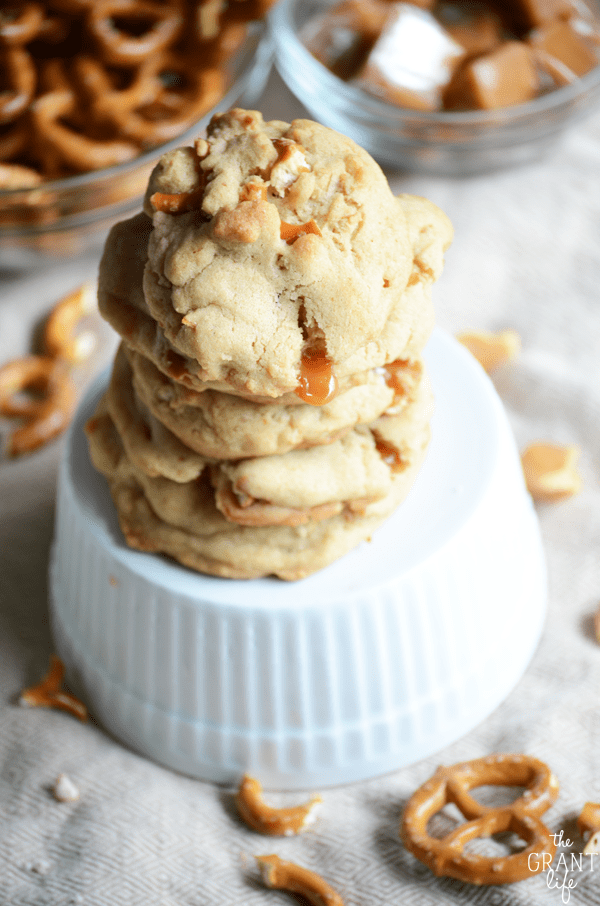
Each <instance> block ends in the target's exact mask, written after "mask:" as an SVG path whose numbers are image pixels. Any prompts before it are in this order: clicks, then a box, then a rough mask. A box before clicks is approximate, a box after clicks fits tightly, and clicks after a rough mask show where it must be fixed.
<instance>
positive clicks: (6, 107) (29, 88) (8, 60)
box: [0, 47, 36, 123]
mask: <svg viewBox="0 0 600 906" xmlns="http://www.w3.org/2000/svg"><path fill="white" fill-rule="evenodd" d="M0 69H2V70H3V71H4V72H5V73H6V76H7V81H8V85H9V87H8V89H7V90H5V91H0V123H12V122H14V120H16V119H17V117H19V116H20V115H21V114H22V113H23V112H24V111H25V110H26V109H27V107H28V105H29V103H30V102H31V99H32V98H33V94H34V91H35V83H36V74H35V66H34V65H33V60H32V59H31V55H30V54H29V53H28V52H27V51H26V50H23V48H22V47H6V48H4V50H3V51H2V54H1V55H0Z"/></svg>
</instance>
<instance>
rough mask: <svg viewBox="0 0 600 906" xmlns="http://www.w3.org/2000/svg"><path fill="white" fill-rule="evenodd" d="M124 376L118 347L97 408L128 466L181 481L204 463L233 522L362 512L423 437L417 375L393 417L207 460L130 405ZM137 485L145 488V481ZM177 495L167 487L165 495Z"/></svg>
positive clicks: (298, 520)
mask: <svg viewBox="0 0 600 906" xmlns="http://www.w3.org/2000/svg"><path fill="white" fill-rule="evenodd" d="M130 376H131V372H130V371H129V368H128V363H127V361H126V358H125V356H124V354H123V351H122V350H121V351H120V352H119V354H118V355H117V358H116V361H115V365H114V367H113V375H112V379H111V383H110V386H109V388H108V391H107V393H106V397H105V405H106V409H107V411H108V413H109V415H110V417H111V419H112V422H113V424H114V426H115V429H116V430H117V433H118V434H119V438H120V441H121V443H122V445H123V447H124V450H125V454H126V456H127V458H128V459H129V461H130V462H131V464H132V466H133V467H134V468H135V469H137V470H139V471H140V472H142V473H144V475H145V476H147V477H148V478H155V477H164V478H166V479H169V481H171V482H174V483H178V484H185V483H186V482H187V483H188V485H189V484H190V483H192V484H193V482H194V481H195V480H196V479H197V478H198V476H199V475H201V473H202V471H203V470H204V468H205V467H207V466H209V467H210V475H211V481H212V484H213V486H214V488H215V502H216V505H217V508H218V509H219V510H220V511H221V512H222V513H223V515H224V516H225V517H226V518H227V519H228V520H229V521H231V522H237V523H239V524H240V525H248V526H254V525H301V524H304V523H306V522H310V521H317V520H320V519H326V518H329V517H330V516H332V515H335V514H336V513H340V512H344V511H348V512H362V511H364V509H365V508H366V506H367V505H369V504H371V503H373V502H374V501H377V500H380V499H382V498H383V497H385V496H386V495H387V494H388V493H389V491H390V489H391V483H392V478H393V476H394V474H395V473H396V472H399V471H402V470H403V469H405V468H406V467H407V466H408V465H409V464H410V463H411V461H412V460H413V458H414V454H415V451H420V450H421V448H422V447H423V445H424V443H425V439H426V437H428V430H429V429H428V424H429V420H430V416H431V411H432V398H431V392H430V390H429V386H428V382H427V380H424V381H423V382H422V384H421V385H420V387H419V391H418V393H417V394H416V397H415V400H414V401H413V402H412V403H409V404H408V405H407V406H406V407H405V408H404V409H403V410H402V411H401V413H400V414H396V415H385V416H382V417H380V418H379V419H376V420H375V421H374V422H372V424H371V425H359V426H357V427H356V428H354V429H352V430H351V431H349V432H348V433H346V434H345V435H344V436H343V437H341V438H340V439H338V440H336V441H332V442H331V443H329V444H323V445H318V446H315V447H310V448H308V449H302V450H292V451H290V452H288V453H285V454H279V455H272V456H259V457H253V458H250V459H239V460H236V461H228V460H214V459H213V460H207V459H204V458H203V457H201V456H199V455H198V454H197V453H194V452H193V451H191V450H190V449H189V448H187V447H186V446H185V445H183V444H182V443H181V441H180V440H179V439H178V438H176V437H175V436H174V435H173V434H171V432H170V431H169V430H168V429H167V428H165V427H164V426H163V425H162V424H161V423H160V422H158V421H157V420H156V419H155V418H154V417H153V416H152V415H151V414H150V413H149V412H148V411H147V410H144V407H143V405H142V406H140V405H139V404H138V403H137V401H136V396H135V393H134V391H133V389H132V387H131V380H130ZM142 484H144V487H145V488H146V490H147V491H148V493H151V491H150V485H149V484H148V483H146V482H145V481H144V480H142ZM181 493H182V492H181V490H180V489H179V490H177V489H175V488H173V489H171V491H170V492H169V496H170V497H172V498H173V499H174V497H173V495H175V494H178V495H179V496H180V497H181ZM190 494H191V495H192V496H193V494H194V491H193V488H188V496H189V495H190ZM165 518H166V519H167V521H170V520H169V517H168V516H165ZM186 527H188V528H190V529H192V528H193V527H194V526H192V525H188V524H187V523H186ZM196 528H197V526H196Z"/></svg>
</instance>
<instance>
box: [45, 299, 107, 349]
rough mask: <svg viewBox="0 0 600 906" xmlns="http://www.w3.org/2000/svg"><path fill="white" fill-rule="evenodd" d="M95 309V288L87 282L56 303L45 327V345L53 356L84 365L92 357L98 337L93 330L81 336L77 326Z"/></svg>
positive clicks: (84, 332)
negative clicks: (84, 361)
mask: <svg viewBox="0 0 600 906" xmlns="http://www.w3.org/2000/svg"><path fill="white" fill-rule="evenodd" d="M95 307H96V294H95V289H94V287H93V285H92V284H90V283H84V284H83V286H80V287H78V288H77V289H75V290H73V292H71V293H68V294H67V295H66V296H63V298H62V299H60V300H59V301H58V302H57V303H56V305H55V306H54V308H53V309H52V311H51V312H50V314H49V315H48V319H47V321H46V326H45V328H44V346H45V347H46V349H47V351H48V355H49V356H51V357H53V358H59V359H64V360H65V361H67V362H70V363H76V362H82V361H83V360H84V359H86V358H87V357H88V356H89V354H90V352H91V351H92V348H93V346H94V343H95V340H94V335H93V333H91V332H90V331H82V332H80V333H77V327H78V325H79V323H80V321H81V320H82V318H84V317H85V316H86V315H89V314H91V313H92V312H93V311H94V309H95Z"/></svg>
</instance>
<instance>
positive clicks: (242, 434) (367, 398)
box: [127, 350, 421, 459]
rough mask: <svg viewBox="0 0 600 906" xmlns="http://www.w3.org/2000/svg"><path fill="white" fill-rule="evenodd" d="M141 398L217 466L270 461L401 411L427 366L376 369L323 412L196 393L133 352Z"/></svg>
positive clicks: (296, 404) (213, 392) (294, 404)
mask: <svg viewBox="0 0 600 906" xmlns="http://www.w3.org/2000/svg"><path fill="white" fill-rule="evenodd" d="M127 357H128V359H129V362H130V364H131V366H132V369H133V386H134V388H135V393H136V397H137V399H138V400H139V401H142V402H143V403H144V404H145V406H147V408H148V409H149V411H150V412H151V413H152V414H153V415H154V416H155V418H156V419H158V420H159V421H160V422H161V423H162V424H163V425H165V426H166V427H167V428H169V430H170V431H172V432H173V434H175V435H176V436H177V437H178V438H179V439H180V440H181V441H182V442H183V443H184V444H185V445H186V446H187V447H189V448H190V449H191V450H195V451H196V452H197V453H200V454H201V455H203V456H206V457H209V458H214V459H241V458H245V457H249V456H270V455H273V454H281V453H286V452H288V451H289V450H294V449H298V448H305V447H311V446H315V445H317V444H326V443H330V442H331V441H333V440H336V439H338V438H339V437H341V436H342V435H343V434H345V433H347V432H348V431H350V430H351V429H352V428H353V427H355V426H356V425H360V424H368V423H369V422H372V421H373V420H374V419H376V418H378V417H379V416H380V415H382V414H383V412H385V411H387V410H388V409H389V408H390V407H391V406H394V407H397V411H399V410H400V408H401V406H402V405H403V404H405V403H406V401H407V400H408V399H410V398H411V396H412V395H413V394H414V392H415V389H416V386H417V384H418V381H419V379H420V374H421V364H420V362H419V361H416V362H395V363H393V364H391V365H390V366H388V367H387V368H380V369H373V370H372V371H370V372H367V373H366V375H365V382H364V383H362V384H357V385H356V386H355V387H351V388H350V389H348V390H346V391H345V392H341V393H339V394H338V395H337V396H335V397H334V398H333V399H332V400H331V401H330V402H329V403H326V404H325V405H323V406H308V405H303V404H302V403H301V402H300V400H299V399H298V397H297V396H296V395H295V394H289V395H288V396H290V397H291V400H290V403H289V405H283V404H282V403H279V402H277V403H256V402H253V401H251V400H246V399H244V398H242V397H239V396H234V395H232V394H226V393H222V392H220V391H217V390H205V391H204V392H203V393H198V392H197V391H194V390H189V389H187V388H186V387H184V386H183V385H182V384H180V383H177V382H176V381H173V380H172V379H170V378H168V377H167V376H166V375H165V374H163V373H162V372H161V371H159V370H158V368H156V366H155V365H154V364H153V363H152V362H151V361H150V360H149V359H146V358H144V356H142V355H140V354H139V353H137V352H135V351H134V350H128V351H127Z"/></svg>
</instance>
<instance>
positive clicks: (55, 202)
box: [0, 22, 273, 270]
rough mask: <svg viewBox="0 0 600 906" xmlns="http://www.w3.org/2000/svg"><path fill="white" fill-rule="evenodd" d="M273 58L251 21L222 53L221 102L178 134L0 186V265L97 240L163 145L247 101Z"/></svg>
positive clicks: (140, 191)
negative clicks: (88, 166)
mask: <svg viewBox="0 0 600 906" xmlns="http://www.w3.org/2000/svg"><path fill="white" fill-rule="evenodd" d="M272 60H273V46H272V43H271V39H270V37H269V32H268V29H267V26H266V24H265V23H264V22H253V23H251V25H250V26H249V29H248V36H247V38H246V40H245V42H244V44H243V46H242V47H241V48H240V50H239V51H238V52H237V53H236V54H235V56H234V57H233V58H232V59H231V60H230V61H229V63H228V67H229V85H230V87H229V89H228V91H227V93H226V94H225V95H224V97H223V98H221V100H220V102H219V103H218V104H217V105H216V107H214V108H213V109H212V110H210V111H209V112H208V113H206V114H205V115H204V116H203V117H202V118H201V119H200V120H198V122H197V123H195V125H194V126H192V127H191V128H190V129H188V130H187V131H186V132H184V133H183V134H182V135H180V136H179V137H178V138H176V139H174V140H173V141H171V142H169V143H168V144H165V145H161V146H160V147H158V148H154V149H153V150H152V151H149V152H147V153H146V154H143V155H141V156H140V157H138V158H136V159H135V160H133V161H129V162H127V163H125V164H120V165H118V166H115V167H108V168H106V169H105V170H95V171H92V172H90V173H83V174H80V175H77V176H71V177H68V178H66V179H59V180H55V181H51V182H46V183H43V184H42V185H41V186H39V187H37V188H35V189H16V190H10V191H6V190H5V191H0V268H4V269H8V270H12V269H24V268H30V267H35V266H38V265H41V264H43V263H44V262H47V261H48V260H56V259H60V258H69V257H72V256H74V255H78V254H82V253H84V252H86V251H89V250H90V249H92V248H94V247H100V246H101V245H102V243H103V242H104V239H105V236H106V233H107V232H108V230H109V229H110V227H111V226H112V225H113V224H114V223H116V222H117V221H119V220H122V219H123V218H125V217H128V216H130V215H131V214H133V213H134V212H136V211H138V210H139V208H140V206H141V203H142V199H143V195H144V191H145V189H146V185H147V182H148V177H149V175H150V173H151V171H152V168H153V167H154V164H155V163H156V161H157V159H158V158H159V157H160V155H161V154H164V152H165V151H169V150H170V149H171V148H177V147H179V146H180V145H185V144H189V143H190V142H191V141H192V140H193V138H195V137H196V136H197V135H199V134H201V133H202V130H203V129H204V128H205V127H206V125H207V124H208V122H209V120H210V118H211V116H212V115H213V114H214V113H215V111H217V110H227V109H229V108H230V107H235V106H240V107H249V106H252V105H253V104H254V103H255V102H256V100H257V98H258V97H259V96H260V94H261V93H262V91H263V88H264V86H265V84H266V81H267V78H268V76H269V72H270V69H271V64H272Z"/></svg>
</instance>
